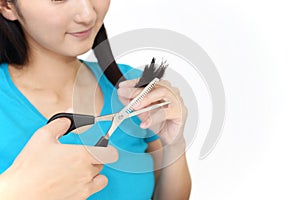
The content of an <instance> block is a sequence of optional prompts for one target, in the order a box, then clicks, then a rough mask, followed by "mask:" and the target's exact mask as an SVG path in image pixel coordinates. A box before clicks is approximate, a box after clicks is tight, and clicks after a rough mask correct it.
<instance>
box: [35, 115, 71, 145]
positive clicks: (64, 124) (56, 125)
mask: <svg viewBox="0 0 300 200" xmlns="http://www.w3.org/2000/svg"><path fill="white" fill-rule="evenodd" d="M70 125H71V121H70V120H69V119H67V118H58V119H55V120H53V121H51V122H50V123H49V124H47V125H45V126H43V127H42V128H40V129H39V130H38V132H39V134H47V135H49V136H50V137H51V138H53V139H54V140H55V141H57V140H58V138H60V137H61V136H63V135H64V134H65V133H66V132H67V130H68V129H69V127H70Z"/></svg>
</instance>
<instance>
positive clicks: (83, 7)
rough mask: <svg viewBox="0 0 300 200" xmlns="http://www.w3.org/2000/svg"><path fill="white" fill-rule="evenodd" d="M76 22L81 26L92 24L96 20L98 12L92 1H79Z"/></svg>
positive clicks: (77, 2)
mask: <svg viewBox="0 0 300 200" xmlns="http://www.w3.org/2000/svg"><path fill="white" fill-rule="evenodd" d="M74 2H76V7H77V9H76V13H75V16H74V21H75V22H77V23H81V24H86V25H89V24H92V23H93V22H94V21H95V20H96V12H95V10H94V6H93V4H92V3H91V0H77V1H74Z"/></svg>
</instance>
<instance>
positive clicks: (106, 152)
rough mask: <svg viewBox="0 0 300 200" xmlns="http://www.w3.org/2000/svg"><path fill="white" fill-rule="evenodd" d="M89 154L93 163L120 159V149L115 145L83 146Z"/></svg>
mask: <svg viewBox="0 0 300 200" xmlns="http://www.w3.org/2000/svg"><path fill="white" fill-rule="evenodd" d="M82 147H84V150H85V151H86V152H87V156H89V160H90V162H91V164H105V163H112V162H116V161H117V160H118V151H117V149H116V148H114V147H113V146H110V145H109V146H107V147H95V146H82Z"/></svg>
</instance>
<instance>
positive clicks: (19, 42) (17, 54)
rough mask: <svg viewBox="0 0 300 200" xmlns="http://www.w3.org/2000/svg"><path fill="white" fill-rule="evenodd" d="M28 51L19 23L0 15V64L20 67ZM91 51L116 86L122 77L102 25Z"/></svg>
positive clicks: (24, 61) (25, 59)
mask: <svg viewBox="0 0 300 200" xmlns="http://www.w3.org/2000/svg"><path fill="white" fill-rule="evenodd" d="M28 50H29V49H28V44H27V41H26V39H25V36H24V32H23V30H22V27H21V25H20V23H19V22H18V21H17V20H16V21H10V20H7V19H6V18H4V17H3V16H2V15H1V14H0V63H10V64H15V65H16V66H22V65H24V64H26V63H27V62H28V59H29V58H28ZM93 50H94V53H95V55H96V58H97V60H98V63H99V65H100V67H101V68H102V70H103V71H104V74H105V75H106V76H107V77H108V79H109V80H110V81H111V82H112V83H113V85H115V86H117V85H118V82H120V81H121V80H123V77H122V73H121V71H120V70H119V68H118V65H117V63H116V61H115V59H114V56H113V54H112V51H111V48H110V45H109V41H108V38H107V33H106V29H105V26H104V24H103V25H102V26H101V28H100V30H99V32H98V34H97V36H96V38H95V41H94V44H93Z"/></svg>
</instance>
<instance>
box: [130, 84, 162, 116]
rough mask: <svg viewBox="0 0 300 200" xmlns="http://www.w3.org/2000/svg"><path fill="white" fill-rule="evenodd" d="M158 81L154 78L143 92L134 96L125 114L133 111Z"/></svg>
mask: <svg viewBox="0 0 300 200" xmlns="http://www.w3.org/2000/svg"><path fill="white" fill-rule="evenodd" d="M158 81H159V79H158V78H154V79H153V80H152V81H151V82H150V83H149V84H148V85H147V86H146V87H145V88H144V89H143V91H142V92H141V93H140V94H139V95H138V96H136V97H135V98H134V99H133V100H132V101H131V103H130V105H129V108H128V109H127V110H126V112H127V113H131V112H132V111H133V107H134V106H136V105H137V104H139V103H140V102H141V101H142V100H143V99H144V98H145V96H146V95H147V94H148V93H149V92H150V91H151V90H152V89H153V88H154V86H155V85H156V83H157V82H158Z"/></svg>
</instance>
